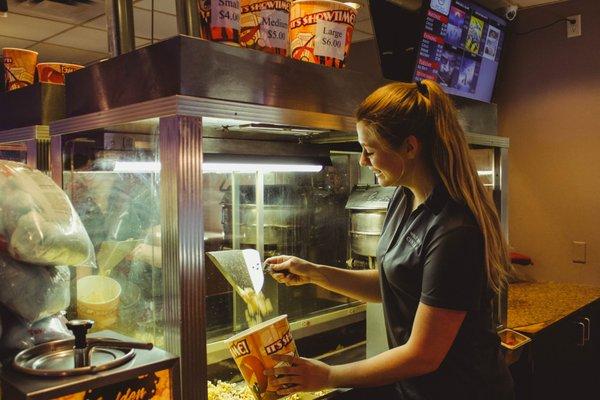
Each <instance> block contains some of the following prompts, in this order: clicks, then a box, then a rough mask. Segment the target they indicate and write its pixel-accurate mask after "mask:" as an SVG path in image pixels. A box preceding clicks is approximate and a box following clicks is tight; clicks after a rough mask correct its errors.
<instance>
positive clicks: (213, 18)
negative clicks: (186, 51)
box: [197, 0, 241, 47]
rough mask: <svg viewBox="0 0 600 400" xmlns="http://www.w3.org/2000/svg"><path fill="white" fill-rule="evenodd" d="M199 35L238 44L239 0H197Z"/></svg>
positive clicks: (216, 40)
mask: <svg viewBox="0 0 600 400" xmlns="http://www.w3.org/2000/svg"><path fill="white" fill-rule="evenodd" d="M197 4H198V17H199V22H200V37H201V38H202V39H207V40H212V41H213V42H221V43H224V44H228V45H231V46H238V47H239V46H240V14H241V4H240V0H228V1H222V0H198V3H197Z"/></svg>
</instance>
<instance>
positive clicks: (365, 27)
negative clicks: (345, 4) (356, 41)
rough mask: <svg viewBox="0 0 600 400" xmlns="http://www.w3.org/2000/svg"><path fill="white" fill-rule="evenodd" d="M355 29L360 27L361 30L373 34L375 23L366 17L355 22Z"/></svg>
mask: <svg viewBox="0 0 600 400" xmlns="http://www.w3.org/2000/svg"><path fill="white" fill-rule="evenodd" d="M354 29H358V30H359V31H363V32H365V33H369V34H371V35H372V34H373V25H372V24H371V19H365V20H363V21H358V22H357V23H356V24H354Z"/></svg>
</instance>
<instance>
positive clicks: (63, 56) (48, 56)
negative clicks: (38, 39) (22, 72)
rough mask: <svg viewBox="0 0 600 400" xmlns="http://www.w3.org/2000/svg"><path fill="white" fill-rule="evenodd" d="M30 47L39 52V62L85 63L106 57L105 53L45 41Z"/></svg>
mask: <svg viewBox="0 0 600 400" xmlns="http://www.w3.org/2000/svg"><path fill="white" fill-rule="evenodd" d="M31 49H32V50H35V51H37V52H38V53H40V54H39V56H38V61H40V62H52V61H57V62H70V63H75V64H83V65H86V64H90V63H92V62H95V61H99V60H101V59H103V58H106V57H107V54H106V53H98V52H93V51H86V50H78V49H73V48H70V47H62V46H57V45H53V44H47V43H39V44H36V45H35V46H33V47H31Z"/></svg>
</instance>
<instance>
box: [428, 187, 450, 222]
mask: <svg viewBox="0 0 600 400" xmlns="http://www.w3.org/2000/svg"><path fill="white" fill-rule="evenodd" d="M448 200H450V194H449V193H448V190H447V189H446V186H444V184H443V183H442V182H439V183H438V184H437V185H436V186H435V187H434V188H433V190H432V191H431V194H429V197H427V199H426V200H425V203H423V204H424V205H425V207H427V208H428V209H429V210H431V212H432V213H434V214H439V213H440V212H441V211H442V209H443V208H444V206H445V205H446V203H447V202H448Z"/></svg>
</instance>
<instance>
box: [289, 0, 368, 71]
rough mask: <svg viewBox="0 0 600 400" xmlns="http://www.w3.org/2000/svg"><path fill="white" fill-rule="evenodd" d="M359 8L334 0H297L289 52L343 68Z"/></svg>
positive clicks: (294, 5) (317, 62) (297, 57)
mask: <svg viewBox="0 0 600 400" xmlns="http://www.w3.org/2000/svg"><path fill="white" fill-rule="evenodd" d="M356 14H357V13H356V9H355V8H354V7H352V6H349V5H347V4H344V3H341V2H338V1H332V0H296V1H294V2H292V7H291V10H290V54H291V56H292V58H295V59H296V60H302V61H307V62H311V63H315V64H321V65H326V66H329V67H336V68H342V67H343V66H344V61H345V59H346V57H347V56H348V52H349V51H350V43H351V42H352V32H354V23H355V21H356Z"/></svg>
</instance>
